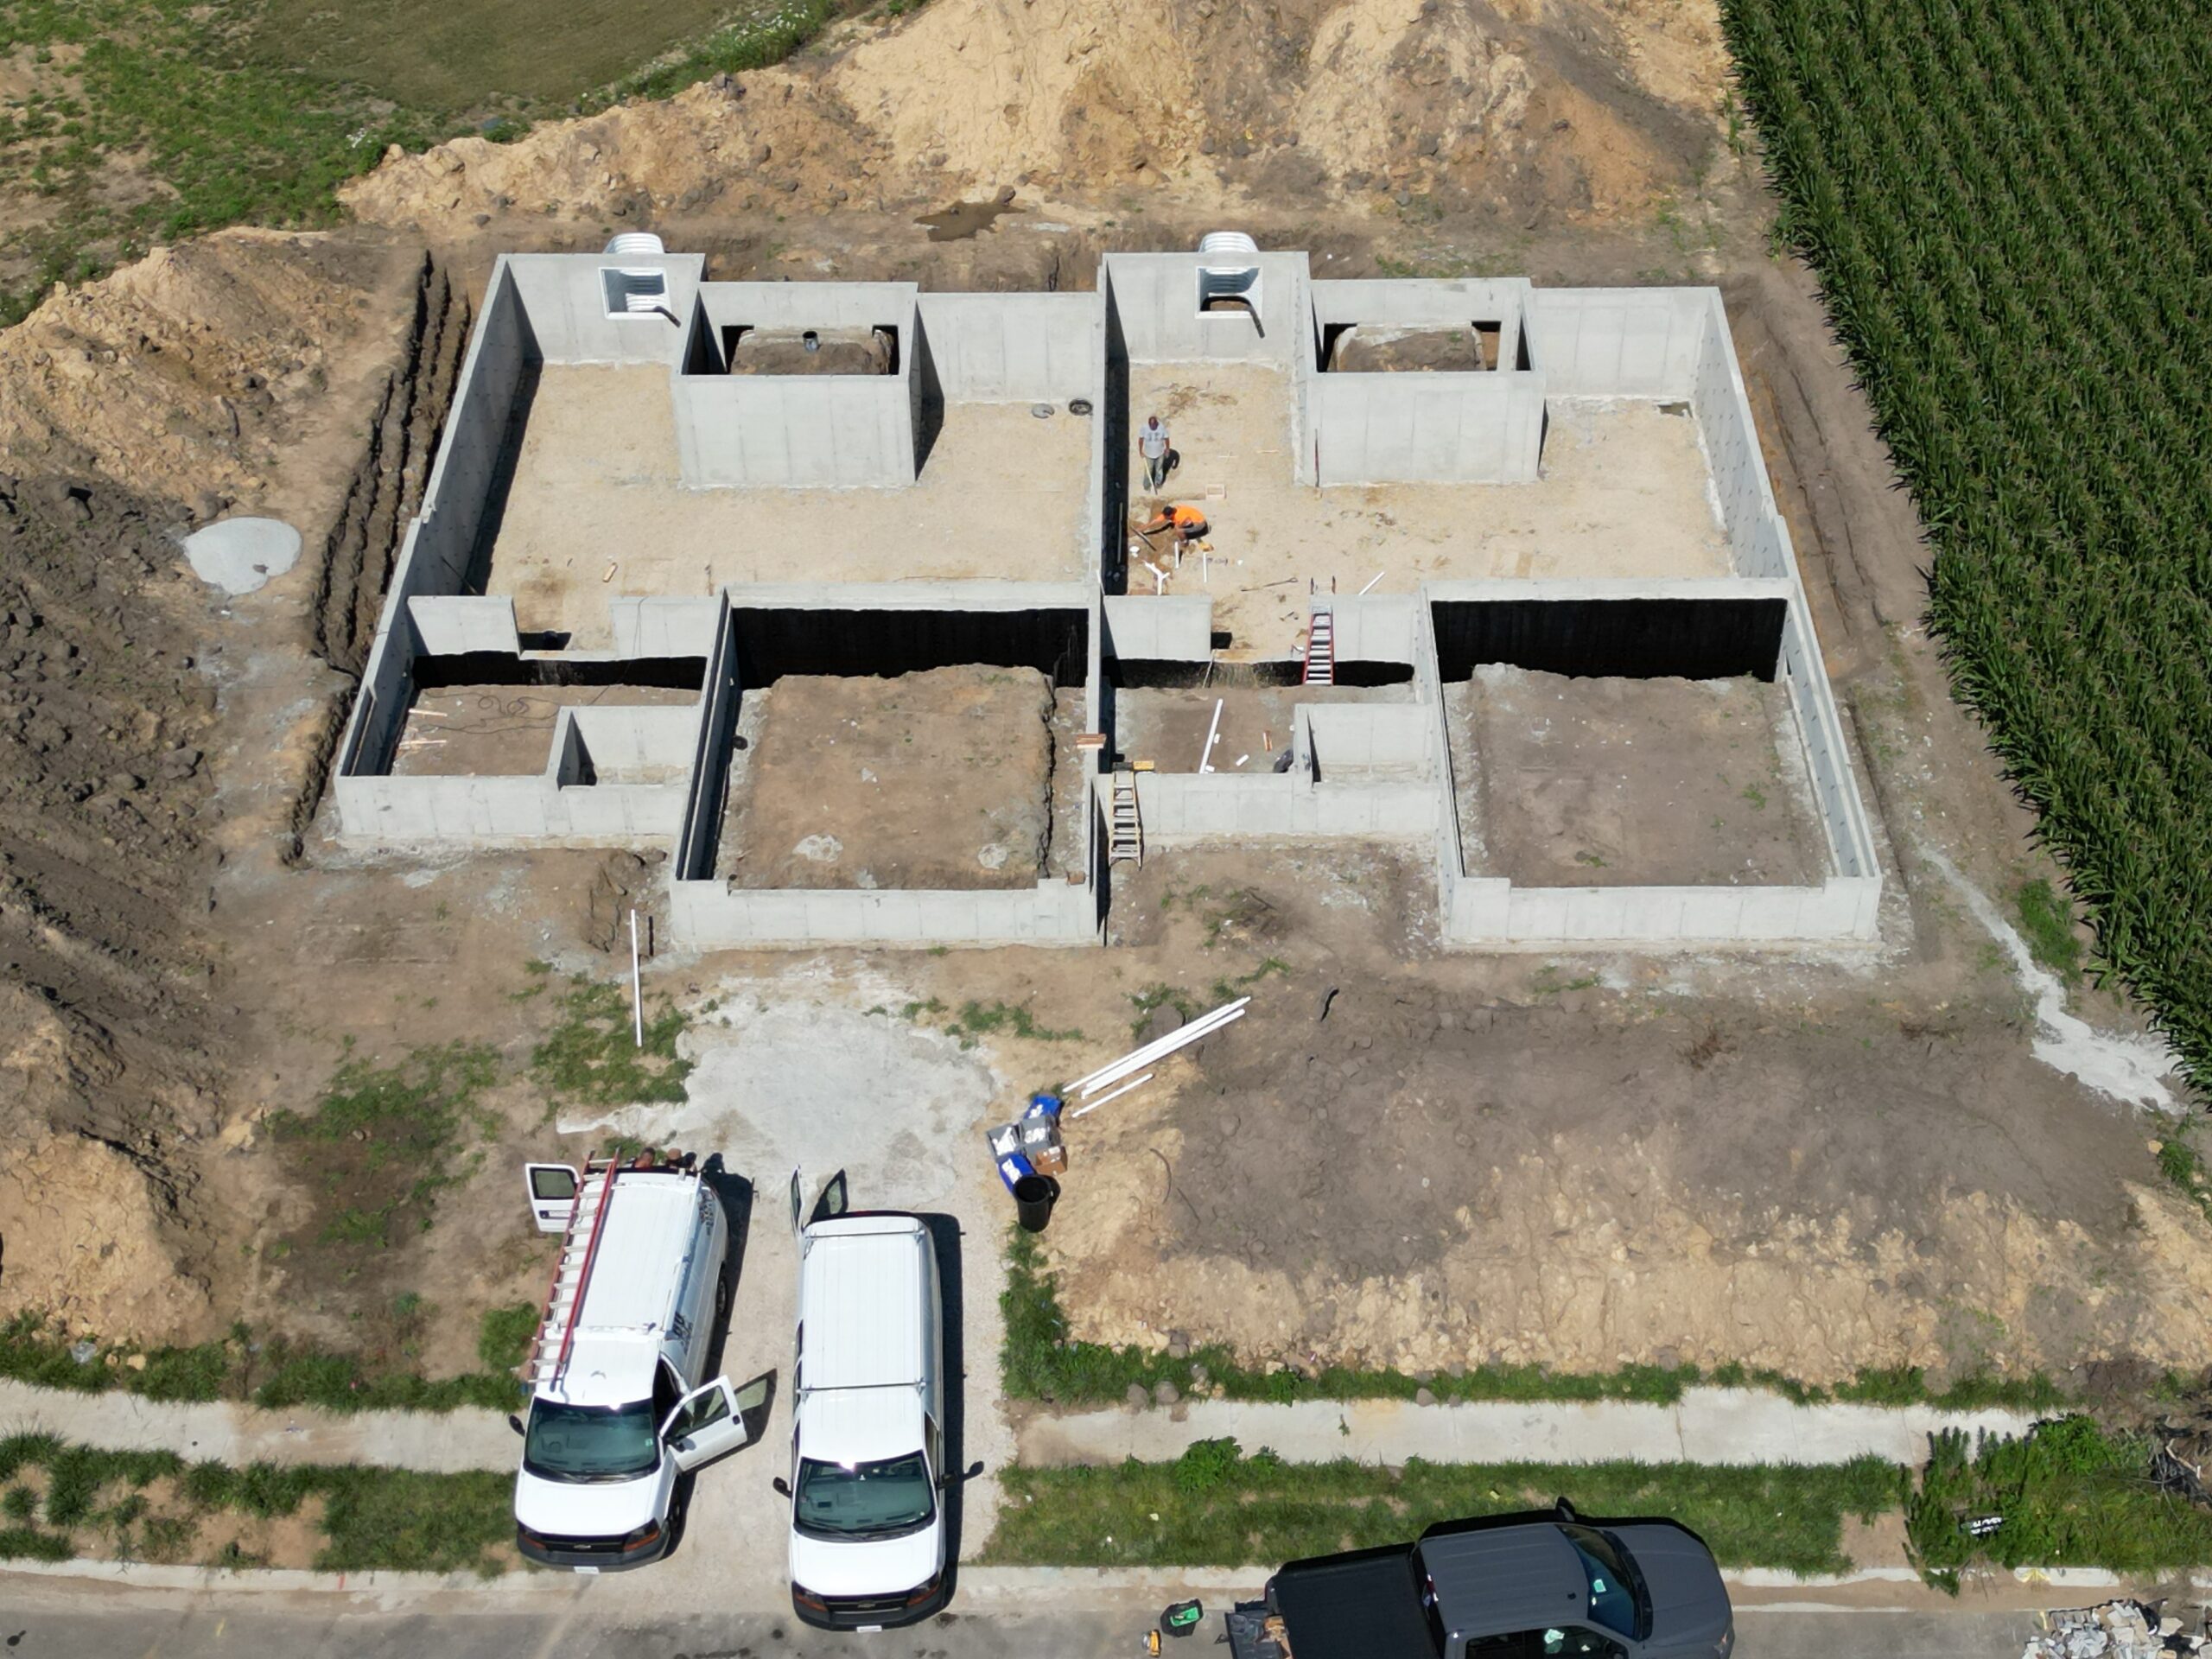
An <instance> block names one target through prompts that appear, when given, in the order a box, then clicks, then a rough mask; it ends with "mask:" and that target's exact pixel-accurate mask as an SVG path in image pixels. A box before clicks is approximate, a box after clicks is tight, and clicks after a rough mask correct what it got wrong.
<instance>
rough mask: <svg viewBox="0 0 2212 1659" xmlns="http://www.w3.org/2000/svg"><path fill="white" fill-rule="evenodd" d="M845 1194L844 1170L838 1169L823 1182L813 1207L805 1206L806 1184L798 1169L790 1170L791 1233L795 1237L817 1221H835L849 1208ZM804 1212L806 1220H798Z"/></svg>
mask: <svg viewBox="0 0 2212 1659" xmlns="http://www.w3.org/2000/svg"><path fill="white" fill-rule="evenodd" d="M850 1207H851V1206H850V1204H849V1200H848V1198H847V1194H846V1183H845V1172H844V1171H843V1170H842V1169H841V1170H839V1171H838V1172H837V1173H836V1174H835V1175H832V1176H831V1177H830V1178H829V1179H828V1180H827V1181H825V1182H824V1183H823V1186H822V1192H821V1196H820V1197H818V1198H816V1199H815V1200H814V1208H813V1209H811V1210H808V1209H807V1208H806V1186H805V1184H804V1182H803V1181H801V1180H800V1179H799V1172H798V1170H793V1171H791V1234H792V1236H794V1237H796V1236H798V1234H800V1233H801V1232H803V1231H804V1230H805V1229H806V1228H808V1227H811V1226H813V1225H814V1224H815V1223H816V1222H817V1221H835V1220H836V1218H837V1217H839V1216H842V1215H843V1214H844V1213H845V1212H846V1211H847V1210H848V1209H849V1208H850ZM802 1213H804V1215H805V1217H806V1220H805V1222H804V1224H801V1222H800V1221H799V1217H800V1215H801V1214H802Z"/></svg>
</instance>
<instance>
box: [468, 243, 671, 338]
mask: <svg viewBox="0 0 2212 1659" xmlns="http://www.w3.org/2000/svg"><path fill="white" fill-rule="evenodd" d="M706 265H707V260H706V256H705V255H704V254H698V253H659V254H641V255H615V254H605V255H601V254H575V253H508V254H502V255H501V256H500V257H499V264H498V265H497V266H495V267H494V268H493V277H492V280H493V283H494V284H497V283H499V280H500V278H501V276H502V274H504V275H505V278H506V279H507V281H509V282H510V283H512V285H513V288H514V291H515V293H516V296H517V297H518V299H519V300H520V301H521V303H522V308H523V309H524V311H525V312H526V313H527V314H528V316H529V320H530V329H531V334H532V336H533V337H534V338H535V340H536V341H537V357H538V360H539V361H542V362H546V363H665V364H669V365H675V364H676V363H677V362H678V361H679V360H680V359H681V358H682V356H683V347H684V344H685V340H686V337H687V335H686V324H687V322H688V321H689V319H690V316H691V315H692V308H693V305H694V302H695V300H696V296H697V294H698V291H699V288H700V283H699V276H700V273H701V272H702V271H703V270H705V269H706ZM605 270H658V271H660V272H662V273H663V274H664V276H665V277H666V278H667V282H668V308H667V309H666V311H665V312H637V313H620V314H617V315H613V316H610V315H607V289H606V286H605V283H604V280H603V278H602V277H601V272H602V271H605Z"/></svg>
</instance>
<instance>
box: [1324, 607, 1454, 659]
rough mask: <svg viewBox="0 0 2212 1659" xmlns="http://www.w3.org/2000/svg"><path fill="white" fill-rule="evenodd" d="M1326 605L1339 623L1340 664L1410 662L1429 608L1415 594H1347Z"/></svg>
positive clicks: (1333, 618)
mask: <svg viewBox="0 0 2212 1659" xmlns="http://www.w3.org/2000/svg"><path fill="white" fill-rule="evenodd" d="M1313 602H1314V603H1316V604H1321V603H1325V604H1327V605H1328V607H1329V608H1330V610H1331V612H1332V620H1333V621H1334V623H1335V624H1336V652H1337V660H1338V662H1340V663H1410V662H1412V661H1414V658H1415V657H1416V655H1417V653H1416V651H1415V649H1414V631H1415V629H1416V628H1417V627H1418V626H1421V617H1422V615H1423V613H1424V611H1425V609H1426V607H1425V606H1424V604H1423V602H1422V601H1421V599H1420V598H1419V597H1418V596H1416V595H1414V594H1365V595H1362V594H1338V595H1336V596H1335V597H1332V598H1331V599H1329V600H1327V601H1321V600H1316V601H1313Z"/></svg>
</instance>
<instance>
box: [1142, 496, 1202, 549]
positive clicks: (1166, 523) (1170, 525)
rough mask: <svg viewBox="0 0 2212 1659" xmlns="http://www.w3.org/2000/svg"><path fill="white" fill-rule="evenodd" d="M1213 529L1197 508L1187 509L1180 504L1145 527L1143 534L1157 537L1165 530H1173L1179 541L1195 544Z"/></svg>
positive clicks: (1170, 508) (1167, 510)
mask: <svg viewBox="0 0 2212 1659" xmlns="http://www.w3.org/2000/svg"><path fill="white" fill-rule="evenodd" d="M1209 529H1211V525H1209V524H1207V523H1206V516H1205V514H1204V513H1203V512H1199V511H1198V509H1197V508H1196V507H1186V506H1183V505H1175V506H1172V507H1169V508H1167V509H1166V511H1164V512H1161V514H1160V517H1159V518H1155V519H1154V520H1153V521H1152V522H1151V523H1150V524H1146V525H1145V526H1143V533H1144V534H1145V535H1147V536H1156V535H1158V534H1159V533H1160V531H1163V530H1172V531H1174V532H1175V535H1176V537H1177V539H1179V540H1181V541H1185V542H1195V541H1197V540H1198V537H1201V536H1203V535H1205V533H1206V531H1208V530H1209Z"/></svg>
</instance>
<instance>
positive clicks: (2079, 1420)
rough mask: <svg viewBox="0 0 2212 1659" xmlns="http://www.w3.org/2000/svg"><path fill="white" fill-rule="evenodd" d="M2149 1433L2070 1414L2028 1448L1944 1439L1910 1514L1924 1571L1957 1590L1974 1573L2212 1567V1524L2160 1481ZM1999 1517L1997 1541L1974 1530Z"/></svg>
mask: <svg viewBox="0 0 2212 1659" xmlns="http://www.w3.org/2000/svg"><path fill="white" fill-rule="evenodd" d="M2150 1468H2151V1445H2150V1442H2149V1441H2148V1440H2145V1439H2144V1438H2143V1437H2141V1436H2139V1435H2135V1434H2128V1433H2116V1432H2113V1431H2111V1430H2107V1429H2106V1428H2103V1427H2100V1426H2099V1425H2098V1424H2097V1423H2095V1422H2094V1421H2091V1420H2090V1419H2089V1418H2087V1417H2082V1416H2073V1417H2064V1418H2061V1419H2059V1420H2058V1421H2056V1422H2051V1423H2046V1424H2044V1425H2043V1426H2042V1427H2039V1428H2037V1430H2036V1431H2035V1432H2034V1433H2032V1434H2030V1435H2028V1436H2026V1437H2025V1438H2024V1439H2018V1440H2015V1439H1997V1440H1991V1439H1984V1440H1981V1441H1980V1444H1979V1445H1977V1446H1975V1447H1974V1449H1973V1450H1972V1452H1969V1451H1968V1449H1967V1438H1966V1436H1965V1435H1964V1434H1963V1433H1960V1432H1958V1431H1956V1430H1952V1431H1948V1432H1947V1433H1942V1434H1940V1435H1937V1436H1936V1437H1935V1439H1934V1440H1933V1443H1932V1444H1931V1446H1930V1448H1929V1461H1928V1466H1927V1468H1926V1470H1925V1471H1923V1473H1922V1476H1921V1481H1920V1487H1919V1490H1918V1491H1916V1492H1915V1493H1914V1494H1913V1495H1912V1497H1911V1500H1910V1503H1908V1504H1907V1506H1906V1510H1905V1533H1906V1537H1907V1540H1908V1541H1909V1543H1910V1549H1911V1554H1912V1559H1913V1564H1914V1565H1915V1566H1916V1567H1919V1569H1920V1571H1921V1575H1922V1576H1923V1578H1925V1579H1927V1580H1928V1581H1929V1583H1931V1584H1934V1585H1936V1586H1939V1587H1941V1588H1943V1589H1946V1590H1948V1591H1951V1592H1954V1593H1955V1592H1957V1590H1958V1586H1959V1573H1961V1570H1962V1569H1964V1568H1967V1567H1972V1566H1974V1565H1977V1564H1980V1563H1989V1564H1993V1565H1995V1566H1997V1567H2005V1568H2012V1567H2105V1568H2107V1569H2109V1570H2111V1571H2113V1572H2115V1573H2131V1574H2133V1573H2144V1574H2147V1573H2164V1572H2170V1571H2173V1570H2177V1569H2179V1568H2183V1567H2202V1566H2203V1565H2204V1564H2205V1563H2207V1562H2212V1515H2207V1514H2206V1513H2205V1512H2204V1511H2203V1510H2199V1509H2197V1508H2196V1507H2195V1506H2194V1505H2193V1504H2190V1503H2187V1502H2185V1501H2183V1499H2181V1498H2178V1497H2174V1496H2172V1495H2171V1494H2170V1493H2167V1492H2164V1491H2160V1490H2159V1489H2158V1487H2157V1486H2155V1485H2153V1484H2152V1482H2151V1479H2150ZM1990 1520H1994V1521H1995V1522H1998V1524H1997V1525H1996V1526H1995V1527H1994V1528H1993V1529H1991V1530H1989V1531H1988V1532H1987V1533H1986V1535H1985V1536H1982V1537H1975V1536H1974V1535H1972V1534H1971V1533H1969V1532H1968V1530H1967V1526H1968V1523H1970V1522H1976V1521H1982V1522H1987V1521H1990Z"/></svg>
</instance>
